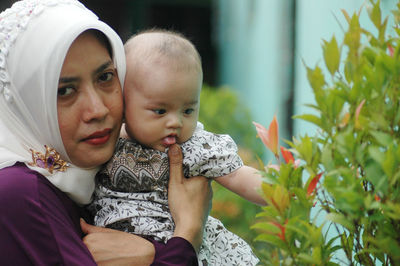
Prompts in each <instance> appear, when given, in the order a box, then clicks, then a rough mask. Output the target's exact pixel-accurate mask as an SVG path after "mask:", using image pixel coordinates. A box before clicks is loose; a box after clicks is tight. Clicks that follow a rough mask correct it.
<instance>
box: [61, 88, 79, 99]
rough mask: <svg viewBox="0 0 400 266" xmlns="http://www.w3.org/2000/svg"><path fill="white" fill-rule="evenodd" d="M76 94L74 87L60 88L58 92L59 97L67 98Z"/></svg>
mask: <svg viewBox="0 0 400 266" xmlns="http://www.w3.org/2000/svg"><path fill="white" fill-rule="evenodd" d="M74 92H75V88H73V87H60V88H58V90H57V96H60V97H65V96H68V95H71V94H72V93H74Z"/></svg>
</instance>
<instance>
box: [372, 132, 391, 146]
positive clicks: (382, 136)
mask: <svg viewBox="0 0 400 266" xmlns="http://www.w3.org/2000/svg"><path fill="white" fill-rule="evenodd" d="M370 134H371V135H372V136H374V138H375V139H376V141H377V142H378V143H379V144H380V145H382V146H383V147H386V146H389V145H391V144H392V143H393V138H392V136H391V135H390V134H387V133H385V132H382V131H370Z"/></svg>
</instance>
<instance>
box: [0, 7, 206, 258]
mask: <svg viewBox="0 0 400 266" xmlns="http://www.w3.org/2000/svg"><path fill="white" fill-rule="evenodd" d="M124 58H125V57H124V53H123V46H122V43H121V40H120V39H119V37H118V36H117V35H116V34H115V32H114V31H113V30H112V29H111V28H110V27H108V26H107V25H106V24H104V23H102V22H100V21H99V20H97V17H96V16H95V15H94V14H93V13H91V12H90V11H89V10H87V9H86V8H85V7H84V6H83V5H81V4H80V3H79V2H78V1H74V0H58V1H55V0H40V1H39V0H25V1H20V2H17V3H16V4H14V5H13V6H12V8H10V9H7V10H6V11H4V12H2V13H1V14H0V212H1V215H0V232H1V237H0V250H1V251H0V253H1V254H0V265H29V264H34V265H59V264H63V265H95V261H96V262H97V263H103V262H104V263H116V264H118V265H121V264H122V263H126V264H135V265H140V264H143V265H149V264H150V263H152V262H153V263H154V265H160V264H161V265H166V264H171V265H188V264H189V265H190V264H191V263H192V262H194V263H195V262H196V261H197V259H196V256H195V251H194V248H197V247H198V246H199V245H200V243H199V242H200V239H201V232H202V226H203V224H202V222H197V220H200V221H204V217H205V216H206V214H207V202H208V200H209V198H210V193H209V186H208V184H207V182H206V181H205V180H203V179H201V178H195V179H191V180H190V181H188V180H185V179H183V177H182V172H181V171H182V170H181V153H180V151H179V149H178V148H177V147H173V148H171V152H170V156H171V157H170V158H171V160H170V163H171V181H170V184H169V191H170V193H169V202H170V208H171V212H172V214H173V217H174V220H175V222H176V230H175V233H174V235H175V236H176V237H174V238H173V239H172V241H170V242H168V243H167V245H165V246H164V245H160V244H158V243H150V242H149V241H147V240H145V239H143V238H140V237H137V236H134V235H130V234H127V233H122V232H116V231H113V230H107V229H100V228H96V227H93V226H89V225H88V224H86V223H85V222H84V221H80V220H79V218H80V213H79V208H78V207H77V205H75V203H78V204H79V205H84V204H87V203H89V202H90V199H91V194H92V192H93V188H94V175H95V173H96V172H97V170H98V166H99V165H101V164H103V163H105V162H106V161H107V160H108V159H109V158H110V157H111V155H112V153H113V150H114V144H115V142H116V140H117V138H118V135H119V130H120V126H121V120H122V96H121V86H120V84H123V81H124V75H125V59H124ZM192 197H199V198H198V199H191V198H192ZM71 199H72V200H71ZM189 199H190V200H189ZM197 201H200V202H202V203H203V204H199V205H197V206H196V207H195V208H193V205H192V204H193V203H192V202H197ZM188 202H191V203H190V205H189V204H188V205H186V203H188ZM80 226H82V229H83V231H84V232H85V233H87V235H86V236H85V238H84V241H82V238H81V237H82V231H81V227H80ZM85 244H86V245H85ZM121 246H122V247H123V248H122V249H121ZM193 247H194V248H193ZM89 250H90V252H89ZM174 252H175V253H174ZM182 254H187V255H185V256H183V255H182Z"/></svg>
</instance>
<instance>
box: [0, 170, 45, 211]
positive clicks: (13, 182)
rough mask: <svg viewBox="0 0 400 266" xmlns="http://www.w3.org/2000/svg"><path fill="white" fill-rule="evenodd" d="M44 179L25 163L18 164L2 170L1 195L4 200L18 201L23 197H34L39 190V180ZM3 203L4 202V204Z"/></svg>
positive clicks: (0, 176) (0, 177)
mask: <svg viewBox="0 0 400 266" xmlns="http://www.w3.org/2000/svg"><path fill="white" fill-rule="evenodd" d="M40 177H43V176H42V175H40V174H39V173H37V172H35V171H33V170H31V169H29V168H28V167H26V165H25V164H23V163H16V164H14V165H13V166H9V167H6V168H3V169H0V194H1V195H2V197H1V199H2V201H3V200H6V199H8V200H17V199H20V198H22V197H27V196H32V193H34V191H35V188H37V184H38V179H40ZM2 203H3V202H2Z"/></svg>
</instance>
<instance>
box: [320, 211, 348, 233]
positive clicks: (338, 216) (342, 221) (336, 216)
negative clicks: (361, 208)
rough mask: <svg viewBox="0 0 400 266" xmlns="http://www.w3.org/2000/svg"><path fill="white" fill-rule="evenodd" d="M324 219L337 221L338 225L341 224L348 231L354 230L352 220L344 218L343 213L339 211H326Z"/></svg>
mask: <svg viewBox="0 0 400 266" xmlns="http://www.w3.org/2000/svg"><path fill="white" fill-rule="evenodd" d="M325 219H327V220H329V221H332V222H334V223H338V224H340V225H343V226H344V227H345V228H347V229H348V230H349V231H350V232H353V231H354V224H353V222H352V221H350V220H348V219H346V217H344V215H343V214H341V213H328V214H327V215H326V217H325Z"/></svg>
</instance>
